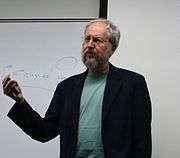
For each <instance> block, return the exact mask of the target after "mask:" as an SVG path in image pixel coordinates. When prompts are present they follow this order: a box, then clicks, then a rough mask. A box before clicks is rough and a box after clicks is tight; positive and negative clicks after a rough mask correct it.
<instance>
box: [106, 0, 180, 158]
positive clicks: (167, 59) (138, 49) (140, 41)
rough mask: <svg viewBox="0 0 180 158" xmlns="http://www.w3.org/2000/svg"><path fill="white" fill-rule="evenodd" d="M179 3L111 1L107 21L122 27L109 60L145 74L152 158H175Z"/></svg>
mask: <svg viewBox="0 0 180 158" xmlns="http://www.w3.org/2000/svg"><path fill="white" fill-rule="evenodd" d="M179 10H180V2H178V1H175V0H151V1H149V0H134V1H131V0H126V1H124V0H110V1H109V7H108V17H109V19H111V20H113V21H114V22H115V23H116V24H117V25H118V26H119V27H120V29H121V33H122V37H121V41H120V46H119V48H118V50H117V52H116V54H115V55H114V56H113V57H112V59H111V61H112V62H113V63H114V64H115V65H117V66H120V67H125V68H128V69H131V70H134V71H137V72H139V73H142V74H144V75H145V77H146V80H147V83H148V86H149V91H150V95H151V99H152V108H153V120H152V134H153V155H152V157H153V158H170V157H171V158H179V157H180V151H179V146H180V139H179V133H180V126H179V121H180V115H179V112H180V106H179V94H180V89H179V82H180V75H179V72H180V46H179V42H180V32H179V30H178V29H179V26H180V12H179Z"/></svg>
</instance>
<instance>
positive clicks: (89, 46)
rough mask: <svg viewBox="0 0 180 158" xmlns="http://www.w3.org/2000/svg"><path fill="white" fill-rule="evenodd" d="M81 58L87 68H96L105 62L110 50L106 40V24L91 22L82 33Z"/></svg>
mask: <svg viewBox="0 0 180 158" xmlns="http://www.w3.org/2000/svg"><path fill="white" fill-rule="evenodd" d="M84 36H85V37H84V41H83V44H82V60H83V63H84V64H85V65H86V67H87V68H89V69H96V68H99V67H100V66H103V65H104V64H107V62H108V60H109V57H110V56H111V53H112V50H111V45H110V43H109V41H108V34H107V28H106V24H104V23H100V22H97V23H93V24H91V25H90V26H89V27H88V28H87V30H86V32H85V35H84Z"/></svg>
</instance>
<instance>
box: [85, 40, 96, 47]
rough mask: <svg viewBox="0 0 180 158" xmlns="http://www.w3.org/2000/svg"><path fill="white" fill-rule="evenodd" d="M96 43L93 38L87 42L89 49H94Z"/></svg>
mask: <svg viewBox="0 0 180 158" xmlns="http://www.w3.org/2000/svg"><path fill="white" fill-rule="evenodd" d="M94 46H95V45H94V41H93V39H92V38H91V39H90V40H89V41H88V42H87V47H89V48H92V47H93V48H94Z"/></svg>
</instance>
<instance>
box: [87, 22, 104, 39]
mask: <svg viewBox="0 0 180 158" xmlns="http://www.w3.org/2000/svg"><path fill="white" fill-rule="evenodd" d="M85 34H86V35H92V36H101V37H107V25H106V24H105V23H102V22H96V23H92V24H91V25H90V26H88V27H87V29H86V31H85Z"/></svg>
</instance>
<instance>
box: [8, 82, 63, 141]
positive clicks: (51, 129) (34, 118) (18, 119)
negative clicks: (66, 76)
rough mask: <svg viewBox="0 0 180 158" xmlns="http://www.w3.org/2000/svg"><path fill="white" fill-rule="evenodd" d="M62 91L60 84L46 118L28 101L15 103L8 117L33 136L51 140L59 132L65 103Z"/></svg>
mask: <svg viewBox="0 0 180 158" xmlns="http://www.w3.org/2000/svg"><path fill="white" fill-rule="evenodd" d="M62 91H63V89H62V88H61V87H60V86H59V85H58V86H57V88H56V91H55V93H54V96H53V98H52V100H51V103H50V106H49V108H48V110H47V112H46V114H45V117H44V118H42V117H41V116H40V115H39V114H38V113H37V112H36V111H34V110H33V109H32V107H31V106H30V105H29V104H28V103H27V102H26V101H25V102H24V103H23V104H22V105H19V104H17V103H15V104H14V106H13V107H12V108H11V110H10V111H9V113H8V117H9V118H10V119H11V120H12V121H13V122H14V123H15V124H17V125H18V126H19V127H20V128H21V129H22V130H23V131H24V132H25V133H26V134H28V135H29V136H30V137H31V138H33V139H35V140H37V141H40V142H46V141H49V140H51V139H53V138H55V137H56V136H57V135H58V134H59V128H60V127H59V118H60V111H61V109H60V105H61V104H63V96H62Z"/></svg>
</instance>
